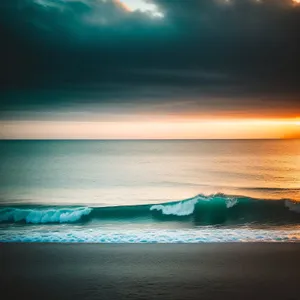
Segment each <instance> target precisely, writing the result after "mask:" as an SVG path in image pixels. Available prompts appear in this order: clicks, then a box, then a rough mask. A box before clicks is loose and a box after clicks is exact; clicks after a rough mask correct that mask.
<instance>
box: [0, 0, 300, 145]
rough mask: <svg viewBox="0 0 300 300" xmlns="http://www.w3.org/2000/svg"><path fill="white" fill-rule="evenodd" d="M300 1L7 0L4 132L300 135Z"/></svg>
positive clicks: (1, 56) (1, 5) (0, 75)
mask: <svg viewBox="0 0 300 300" xmlns="http://www.w3.org/2000/svg"><path fill="white" fill-rule="evenodd" d="M299 2H300V1H298V0H188V1H181V0H148V1H147V0H1V2H0V36H1V43H0V45H1V46H0V61H1V68H0V99H1V100H0V101H1V103H0V138H5V139H6V138H46V139H47V138H51V139H52V138H92V139H97V138H99V139H101V138H107V139H110V138H111V139H118V138H122V139H126V138H137V139H140V138H146V139H147V138H162V139H165V138H172V139H174V138H180V139H182V138H294V137H296V138H297V137H300V126H299V120H300V72H299V69H300V55H299V53H300V39H299V31H300V3H299Z"/></svg>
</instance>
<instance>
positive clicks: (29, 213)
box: [0, 207, 92, 224]
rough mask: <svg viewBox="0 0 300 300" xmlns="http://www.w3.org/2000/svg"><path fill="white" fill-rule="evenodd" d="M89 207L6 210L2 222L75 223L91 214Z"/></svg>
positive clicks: (0, 210) (2, 213) (1, 211)
mask: <svg viewBox="0 0 300 300" xmlns="http://www.w3.org/2000/svg"><path fill="white" fill-rule="evenodd" d="M91 211H92V209H91V208H89V207H78V208H48V209H47V208H43V209H26V208H4V209H0V222H25V223H28V224H46V223H74V222H77V221H79V220H80V219H81V218H82V217H83V216H86V215H88V214H90V212H91Z"/></svg>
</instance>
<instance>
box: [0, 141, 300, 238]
mask: <svg viewBox="0 0 300 300" xmlns="http://www.w3.org/2000/svg"><path fill="white" fill-rule="evenodd" d="M0 155H1V158H0V242H57V243H205V242H278V241H280V242H299V241H300V203H299V201H300V140H140V141H136V140H129V141H128V140H126V141H125V140H124V141H120V140H119V141H114V140H112V141H100V140H99V141H98V140H97V141H86V140H82V141H77V140H76V141H70V140H59V141H57V140H55V141H54V140H49V141H44V140H43V141H25V140H24V141H19V140H18V141H1V142H0Z"/></svg>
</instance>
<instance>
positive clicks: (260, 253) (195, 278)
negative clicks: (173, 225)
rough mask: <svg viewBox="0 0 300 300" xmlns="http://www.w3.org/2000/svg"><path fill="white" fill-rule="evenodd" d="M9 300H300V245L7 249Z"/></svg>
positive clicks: (4, 282)
mask: <svg viewBox="0 0 300 300" xmlns="http://www.w3.org/2000/svg"><path fill="white" fill-rule="evenodd" d="M0 249H1V291H2V294H4V295H8V298H7V299H20V298H23V299H25V298H26V299H102V300H104V299H222V300H223V299H224V298H227V299H281V300H282V299H289V300H292V299H298V296H299V269H300V255H299V253H300V244H281V243H278V244H277V243H276V244H268V243H263V244H261V243H257V244H251V243H245V244H241V243H232V244H201V245H185V244H177V245H167V244H157V245H153V244H152V245H149V244H145V245H142V244H140V245H128V244H115V245H107V244H1V245H0Z"/></svg>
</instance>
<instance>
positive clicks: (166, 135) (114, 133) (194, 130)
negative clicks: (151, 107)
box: [0, 119, 300, 139]
mask: <svg viewBox="0 0 300 300" xmlns="http://www.w3.org/2000/svg"><path fill="white" fill-rule="evenodd" d="M299 123H300V122H299V119H272V120H268V119H267V120H265V119H248V120H247V119H235V120H222V119H221V120H203V119H201V120H199V119H189V120H183V119H178V120H169V121H153V122H151V121H119V122H101V121H38V120H31V121H1V122H0V138H2V139H18V138H20V139H282V138H283V139H291V138H300V126H299Z"/></svg>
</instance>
